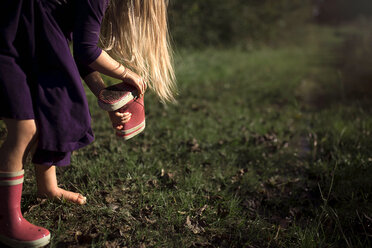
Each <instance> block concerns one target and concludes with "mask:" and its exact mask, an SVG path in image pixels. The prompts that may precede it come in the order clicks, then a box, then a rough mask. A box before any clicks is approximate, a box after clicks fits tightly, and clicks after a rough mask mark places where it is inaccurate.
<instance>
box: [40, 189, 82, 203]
mask: <svg viewBox="0 0 372 248" xmlns="http://www.w3.org/2000/svg"><path fill="white" fill-rule="evenodd" d="M37 195H38V196H39V197H41V198H49V199H58V200H62V199H65V200H66V201H69V202H72V203H76V204H79V205H84V204H85V203H87V198H86V197H85V196H82V195H81V194H79V193H75V192H71V191H67V190H64V189H61V188H59V187H57V188H55V189H53V190H48V191H43V190H40V189H38V190H37Z"/></svg>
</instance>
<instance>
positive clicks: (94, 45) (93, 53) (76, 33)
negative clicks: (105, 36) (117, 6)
mask: <svg viewBox="0 0 372 248" xmlns="http://www.w3.org/2000/svg"><path fill="white" fill-rule="evenodd" d="M75 1H76V12H75V24H74V30H73V49H74V50H73V51H74V58H75V61H76V64H77V66H78V68H79V71H80V76H81V77H82V78H84V77H85V76H86V75H88V74H89V73H91V72H93V71H94V70H93V69H91V68H90V67H89V66H88V65H89V64H91V63H92V62H94V61H95V60H96V59H97V58H98V56H99V55H100V54H101V52H102V49H101V48H99V47H98V42H99V33H100V29H101V23H102V19H103V16H104V13H105V10H106V8H107V0H75Z"/></svg>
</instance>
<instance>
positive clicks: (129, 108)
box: [116, 97, 146, 140]
mask: <svg viewBox="0 0 372 248" xmlns="http://www.w3.org/2000/svg"><path fill="white" fill-rule="evenodd" d="M119 111H120V112H121V113H125V112H129V113H132V117H131V118H130V120H129V122H127V123H125V124H124V125H123V129H122V130H116V135H117V136H119V137H122V138H124V139H125V140H129V139H130V138H133V137H134V136H136V135H137V134H139V133H141V132H142V131H143V130H144V129H145V127H146V120H145V107H144V101H143V97H141V98H136V99H133V100H132V101H130V102H129V103H127V104H126V105H124V106H123V107H122V108H121V109H119Z"/></svg>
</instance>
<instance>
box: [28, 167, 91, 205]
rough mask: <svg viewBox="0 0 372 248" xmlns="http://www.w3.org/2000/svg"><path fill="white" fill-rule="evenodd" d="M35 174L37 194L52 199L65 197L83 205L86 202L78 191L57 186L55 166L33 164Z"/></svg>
mask: <svg viewBox="0 0 372 248" xmlns="http://www.w3.org/2000/svg"><path fill="white" fill-rule="evenodd" d="M35 176H36V182H37V191H38V195H39V196H41V197H48V198H52V199H53V198H54V199H62V198H64V199H66V200H67V201H70V202H73V203H76V204H80V205H83V204H85V203H86V202H87V199H86V197H84V196H82V195H81V194H79V193H75V192H71V191H67V190H64V189H61V188H60V187H58V183H57V175H56V167H55V166H46V165H38V164H36V165H35Z"/></svg>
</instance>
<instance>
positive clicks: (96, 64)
mask: <svg viewBox="0 0 372 248" xmlns="http://www.w3.org/2000/svg"><path fill="white" fill-rule="evenodd" d="M89 67H90V68H91V69H93V70H95V71H98V72H100V73H103V74H105V75H107V76H109V77H113V78H116V79H120V80H122V81H124V82H126V83H128V84H130V85H133V86H134V87H136V88H137V90H138V91H139V94H140V95H143V94H144V93H145V91H146V84H145V83H144V82H143V80H142V78H141V77H140V76H139V75H138V74H136V73H134V72H133V71H131V70H129V69H128V68H125V67H124V66H123V65H122V64H120V63H119V62H117V61H116V60H114V59H113V58H112V57H111V56H110V55H108V54H107V53H106V52H105V51H102V52H101V54H100V55H99V56H98V58H97V59H96V60H94V61H93V62H92V63H91V64H89Z"/></svg>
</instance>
